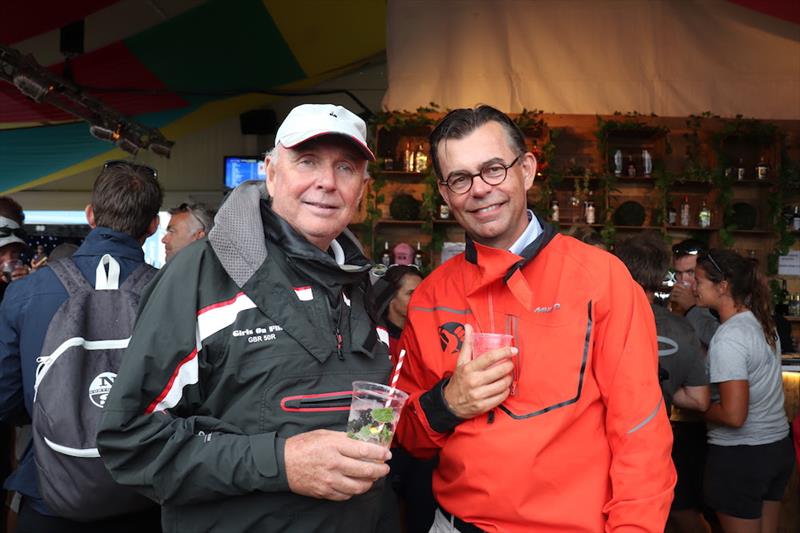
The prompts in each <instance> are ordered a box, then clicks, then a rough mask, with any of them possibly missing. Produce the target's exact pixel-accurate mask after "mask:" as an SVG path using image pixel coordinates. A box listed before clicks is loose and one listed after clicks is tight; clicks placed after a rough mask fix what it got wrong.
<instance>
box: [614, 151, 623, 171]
mask: <svg viewBox="0 0 800 533" xmlns="http://www.w3.org/2000/svg"><path fill="white" fill-rule="evenodd" d="M614 175H615V176H617V177H619V176H622V150H617V151H616V152H614Z"/></svg>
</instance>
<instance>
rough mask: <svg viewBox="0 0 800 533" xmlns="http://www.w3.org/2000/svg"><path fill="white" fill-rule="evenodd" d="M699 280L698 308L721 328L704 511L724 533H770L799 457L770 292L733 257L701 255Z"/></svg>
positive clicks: (714, 347) (709, 415) (713, 362)
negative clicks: (707, 310)
mask: <svg viewBox="0 0 800 533" xmlns="http://www.w3.org/2000/svg"><path fill="white" fill-rule="evenodd" d="M695 278H696V280H697V285H696V289H695V291H696V294H697V301H698V304H699V305H703V306H706V307H709V308H711V309H714V310H715V311H716V312H717V313H718V314H719V317H720V322H721V324H720V327H719V328H718V329H717V332H716V333H715V334H714V337H713V338H712V339H711V344H710V345H709V348H708V359H709V375H710V381H711V384H712V403H711V406H710V407H709V408H708V410H707V411H706V413H705V418H706V421H707V422H708V443H709V446H708V457H707V460H706V480H705V497H706V503H708V505H709V506H710V507H711V508H712V509H714V510H715V511H716V513H717V516H718V517H719V520H720V524H721V525H722V527H723V529H724V530H725V531H729V532H740V531H760V532H761V533H773V532H775V531H776V530H777V528H778V516H779V513H780V503H781V499H782V498H783V493H784V490H785V489H786V485H787V483H788V481H789V476H790V475H791V472H792V469H793V463H794V450H793V448H792V441H791V438H790V436H789V423H788V421H787V419H786V412H785V410H784V397H783V380H782V377H781V350H780V344H779V342H778V337H777V334H776V331H775V322H774V321H773V318H772V312H771V310H770V302H771V297H770V292H769V288H768V287H767V284H766V282H765V281H764V278H763V277H762V276H761V275H760V274H759V273H758V270H757V268H756V264H755V262H754V261H753V260H751V259H748V258H745V257H742V256H740V255H739V254H737V253H736V252H733V251H731V250H709V251H708V252H707V253H703V254H699V255H698V257H697V266H696V267H695Z"/></svg>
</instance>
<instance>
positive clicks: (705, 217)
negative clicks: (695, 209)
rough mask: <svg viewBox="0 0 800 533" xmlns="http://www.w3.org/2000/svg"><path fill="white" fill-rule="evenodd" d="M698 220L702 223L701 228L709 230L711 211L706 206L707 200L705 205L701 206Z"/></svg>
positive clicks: (704, 202)
mask: <svg viewBox="0 0 800 533" xmlns="http://www.w3.org/2000/svg"><path fill="white" fill-rule="evenodd" d="M697 220H698V222H700V227H701V228H707V227H709V226H711V210H710V209H709V208H708V206H707V205H706V201H705V200H703V203H702V205H701V206H700V212H699V213H698V214H697Z"/></svg>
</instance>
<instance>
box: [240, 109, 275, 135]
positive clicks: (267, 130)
mask: <svg viewBox="0 0 800 533" xmlns="http://www.w3.org/2000/svg"><path fill="white" fill-rule="evenodd" d="M239 124H240V125H241V128H242V135H273V134H275V132H277V131H278V121H277V119H276V117H275V111H273V110H272V109H254V110H252V111H248V112H247V113H242V114H241V115H239Z"/></svg>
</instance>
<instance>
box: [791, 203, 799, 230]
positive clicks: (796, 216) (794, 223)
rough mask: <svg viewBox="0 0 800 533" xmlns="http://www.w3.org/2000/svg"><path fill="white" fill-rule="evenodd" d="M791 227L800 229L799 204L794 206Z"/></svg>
mask: <svg viewBox="0 0 800 533" xmlns="http://www.w3.org/2000/svg"><path fill="white" fill-rule="evenodd" d="M792 229H793V230H795V231H800V206H797V205H796V206H794V213H793V214H792Z"/></svg>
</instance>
